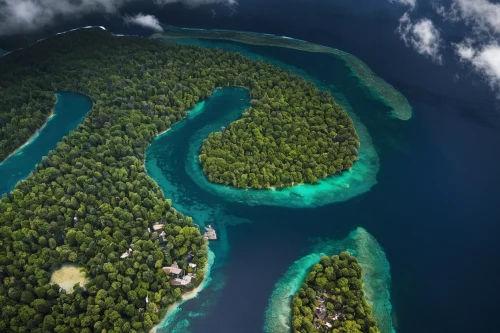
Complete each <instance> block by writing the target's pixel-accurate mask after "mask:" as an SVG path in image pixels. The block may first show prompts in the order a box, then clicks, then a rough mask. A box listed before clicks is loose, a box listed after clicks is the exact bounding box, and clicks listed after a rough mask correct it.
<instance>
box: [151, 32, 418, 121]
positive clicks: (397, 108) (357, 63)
mask: <svg viewBox="0 0 500 333" xmlns="http://www.w3.org/2000/svg"><path fill="white" fill-rule="evenodd" d="M163 27H164V31H163V32H161V33H154V34H153V35H151V36H150V38H153V39H158V40H162V39H174V40H175V39H182V38H197V39H215V40H229V41H233V42H239V43H244V44H249V45H259V46H277V47H284V48H289V49H295V50H299V51H305V52H312V53H327V54H332V55H334V56H337V57H339V58H341V59H342V60H343V61H344V62H345V63H346V65H347V66H348V67H349V68H350V69H351V70H352V72H353V73H354V75H356V77H358V79H360V80H361V81H362V82H363V84H364V85H365V86H366V87H367V88H368V89H369V91H370V93H371V94H373V95H374V96H375V97H379V98H380V99H381V101H382V102H383V103H385V104H386V105H387V106H389V107H390V108H391V109H392V116H393V117H395V118H398V119H400V120H409V119H411V117H412V113H413V109H412V107H411V105H410V104H409V102H408V100H407V99H406V97H405V96H404V95H402V94H401V93H400V92H399V91H398V90H396V89H395V88H394V87H393V86H392V85H391V84H389V83H388V82H386V81H385V80H384V79H382V78H380V77H378V76H377V75H376V74H375V73H374V72H373V71H372V70H371V69H370V68H369V67H368V65H367V64H365V63H364V62H363V61H362V60H361V59H359V58H358V57H356V56H355V55H352V54H350V53H347V52H345V51H342V50H338V49H335V48H333V47H329V46H325V45H320V44H314V43H310V42H307V41H304V40H301V39H295V38H291V37H286V36H276V35H272V34H259V33H253V32H247V31H238V30H219V29H186V28H178V27H174V26H169V25H163Z"/></svg>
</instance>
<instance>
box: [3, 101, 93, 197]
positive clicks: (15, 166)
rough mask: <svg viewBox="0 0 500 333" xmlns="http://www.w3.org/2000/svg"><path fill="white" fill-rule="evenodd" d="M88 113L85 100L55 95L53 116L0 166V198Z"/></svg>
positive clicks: (87, 102)
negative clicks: (55, 101)
mask: <svg viewBox="0 0 500 333" xmlns="http://www.w3.org/2000/svg"><path fill="white" fill-rule="evenodd" d="M90 109H92V101H91V100H90V98H88V97H87V96H84V95H81V94H75V93H71V92H59V93H57V103H56V105H55V107H54V115H53V116H52V117H51V118H50V119H49V120H48V121H47V123H46V124H45V126H44V127H43V128H42V129H41V130H40V131H39V132H38V134H37V135H35V136H34V137H33V138H32V139H31V140H30V141H29V142H28V143H27V144H26V145H24V147H22V148H21V149H20V150H19V151H17V152H16V153H15V154H14V155H11V156H10V157H9V158H7V159H6V160H4V161H3V162H2V163H0V195H1V194H3V193H8V192H10V191H12V189H14V186H15V185H16V184H17V182H18V181H20V180H23V179H25V178H26V177H28V176H29V174H30V173H31V172H32V171H33V170H35V166H36V165H37V164H38V163H40V162H41V160H42V157H43V156H47V154H48V153H49V151H50V150H52V149H54V148H55V147H56V145H57V143H58V142H60V141H62V139H63V137H64V136H66V135H68V134H69V132H71V131H72V130H74V129H75V128H77V127H78V125H79V124H80V123H81V122H82V121H83V119H85V116H86V114H87V112H89V110H90Z"/></svg>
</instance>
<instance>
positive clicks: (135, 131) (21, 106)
mask: <svg viewBox="0 0 500 333" xmlns="http://www.w3.org/2000/svg"><path fill="white" fill-rule="evenodd" d="M0 72H2V73H3V74H2V76H1V77H0V87H1V89H0V119H1V121H0V131H2V133H3V134H2V137H1V140H2V149H3V150H2V155H1V156H2V157H1V158H5V156H8V155H9V154H11V153H13V152H14V151H15V150H16V149H18V148H19V146H21V145H22V144H24V142H23V141H24V140H25V138H26V140H29V138H30V137H31V136H33V135H34V134H35V133H36V131H37V130H38V129H39V128H40V127H42V126H43V124H44V121H45V120H46V119H47V118H48V117H49V116H50V114H51V113H52V110H53V108H54V105H55V103H56V102H57V101H56V98H55V95H56V93H57V92H64V91H70V92H75V93H81V94H84V95H86V96H89V98H90V99H91V100H92V103H93V108H92V110H91V111H89V113H88V114H87V116H86V118H85V120H84V121H83V122H82V123H81V124H80V125H79V126H78V127H77V129H76V130H73V131H72V132H70V133H69V135H67V136H66V137H64V138H63V140H62V141H61V142H59V143H58V144H57V147H56V148H55V149H54V150H52V151H50V152H49V154H48V156H46V157H43V158H42V160H41V161H40V163H39V164H37V166H36V168H35V170H34V171H33V172H32V173H31V174H30V175H29V176H28V177H27V178H26V179H25V180H22V181H20V182H19V183H18V184H17V185H16V187H15V188H14V190H13V191H11V192H10V193H9V194H6V195H3V196H2V199H1V200H0V244H1V246H0V280H1V281H2V284H1V285H0V304H2V312H1V314H0V331H31V332H41V331H56V332H93V331H99V332H101V331H108V332H128V331H136V332H139V331H140V332H147V331H149V330H150V329H151V328H152V327H153V326H154V325H155V324H157V323H158V322H159V321H160V320H161V318H162V317H163V316H164V315H165V313H166V312H167V310H168V309H169V307H170V306H171V305H172V304H174V303H175V302H176V301H178V300H180V299H181V298H182V294H183V293H184V292H185V291H188V290H190V289H192V288H195V287H196V286H198V285H199V284H200V283H201V282H202V281H203V279H204V275H205V274H204V272H205V268H206V265H207V246H208V245H207V244H208V241H207V240H206V239H205V238H204V235H203V234H202V232H201V231H200V229H199V227H198V226H197V225H196V224H194V223H193V220H192V219H191V218H190V217H186V216H183V215H182V214H181V213H179V212H178V211H176V210H175V209H174V208H173V207H172V202H171V200H169V199H167V197H168V193H163V192H162V191H161V189H160V188H159V186H158V184H156V183H155V181H154V180H153V179H151V178H150V177H149V176H148V174H147V173H146V171H145V167H144V157H145V149H146V147H148V146H149V145H150V144H151V142H152V141H153V139H154V138H155V137H156V136H158V135H159V134H160V133H163V132H165V131H166V130H168V129H169V128H170V127H171V126H172V125H173V124H174V123H176V122H178V121H180V120H182V119H184V118H185V117H186V114H187V110H188V109H190V108H192V107H194V106H195V105H196V104H197V103H198V102H199V101H201V100H204V99H207V98H208V97H210V96H211V94H212V92H213V91H214V90H216V89H217V88H219V87H229V86H242V87H245V88H246V89H248V90H249V91H250V93H251V95H252V96H253V98H254V99H256V101H255V107H253V108H252V110H249V111H248V115H249V116H251V117H253V118H252V119H253V121H254V122H255V123H256V124H262V123H264V122H265V118H266V117H267V115H268V114H272V115H273V116H274V115H276V116H277V117H280V114H282V115H283V116H287V117H288V116H289V115H291V114H290V113H288V112H285V111H283V108H284V107H285V104H283V103H286V104H287V105H288V106H287V108H291V109H294V110H296V112H297V113H298V114H300V115H301V117H304V116H305V113H304V111H303V110H302V109H301V108H303V105H304V104H303V102H301V99H303V98H306V96H307V95H300V94H297V96H295V97H294V95H293V94H291V93H287V94H286V96H288V97H287V99H286V100H285V99H283V98H284V96H285V95H283V93H280V90H279V89H278V86H276V84H278V83H279V82H284V81H291V82H293V83H292V84H293V86H294V87H296V88H297V89H298V88H299V87H303V89H304V91H305V92H307V93H308V94H313V95H310V96H309V97H310V100H311V101H310V102H308V103H310V107H309V109H310V110H311V115H315V114H318V115H319V114H320V113H318V112H320V111H321V110H323V111H322V112H326V113H325V114H334V113H340V111H339V109H338V108H337V106H336V105H335V104H333V103H332V99H331V98H330V97H329V96H328V94H325V93H321V92H319V91H317V90H315V89H314V87H313V86H312V85H311V84H309V83H307V82H305V81H304V80H303V79H301V78H299V77H297V76H293V75H291V74H289V73H285V72H283V71H281V70H279V69H277V68H276V67H274V66H272V65H270V64H266V63H264V62H263V61H252V60H250V59H248V58H245V57H243V56H241V55H240V54H236V53H229V52H224V51H221V50H210V49H203V48H199V47H188V46H180V45H166V44H164V43H162V42H160V41H156V40H151V39H145V38H140V37H132V36H123V37H118V36H113V35H111V34H110V33H108V32H107V31H104V30H102V29H99V28H90V29H80V30H75V31H71V32H67V33H64V34H59V35H56V36H53V37H50V38H47V39H45V40H43V41H40V42H38V43H36V44H34V45H32V46H30V47H28V48H25V49H22V50H18V51H15V52H13V53H12V54H10V55H9V56H8V57H4V58H1V59H0ZM287 87H290V88H291V87H292V86H287ZM266 95H267V97H266ZM299 97H300V99H299ZM266 105H267V106H266ZM315 105H316V106H317V107H316V106H315ZM261 108H262V109H261ZM269 108H270V109H269ZM273 108H276V112H277V113H276V112H275V111H273V110H274V109H273ZM259 115H262V118H260V117H261V116H259ZM316 118H319V116H318V117H316ZM325 121H326V122H334V121H335V122H337V123H340V125H338V126H344V128H346V129H347V130H344V131H341V130H339V131H338V132H337V133H335V134H336V135H337V137H338V138H337V139H338V140H339V145H340V143H341V142H345V140H344V141H342V140H341V138H343V137H344V136H347V135H350V136H353V139H351V140H350V141H351V143H352V147H353V149H352V151H351V149H350V147H347V146H346V147H345V148H346V149H347V150H349V151H351V153H352V154H353V155H351V156H354V150H355V149H356V147H357V146H356V143H357V141H356V139H355V132H353V130H352V129H351V130H349V128H350V127H349V126H352V123H351V122H350V119H349V118H348V117H346V116H339V117H338V118H335V119H334V118H327V119H326V120H325ZM309 125H310V126H313V125H312V123H311V124H309ZM314 126H316V125H314ZM230 127H231V125H230V126H229V128H230ZM322 127H324V126H323V125H320V124H319V120H318V125H317V129H315V131H316V133H320V132H321V128H322ZM346 131H347V132H346ZM323 132H324V131H323ZM276 133H278V132H276ZM287 133H288V132H287ZM333 134H334V133H333V132H329V134H328V135H333ZM242 135H244V133H243V134H242ZM267 135H270V133H269V134H265V136H264V138H265V137H267ZM281 135H292V132H290V134H285V132H282V133H281ZM284 139H286V138H284ZM344 144H345V143H344ZM243 148H245V147H243ZM343 148H344V147H343ZM347 160H349V161H351V162H352V161H353V160H354V158H349V159H347ZM346 163H347V162H346ZM207 238H210V237H207ZM54 274H55V275H54ZM65 279H67V280H65ZM59 283H61V284H62V286H61V285H59ZM71 284H73V286H71ZM82 284H83V285H82Z"/></svg>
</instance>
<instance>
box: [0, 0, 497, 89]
mask: <svg viewBox="0 0 500 333" xmlns="http://www.w3.org/2000/svg"><path fill="white" fill-rule="evenodd" d="M252 1H256V0H78V1H75V0H0V38H6V37H12V36H20V35H29V34H32V33H40V32H41V31H44V29H49V28H51V29H54V28H57V26H58V25H60V24H61V22H67V21H69V20H84V19H85V18H86V17H88V16H90V15H94V16H95V15H101V16H103V17H113V18H114V19H119V20H122V21H123V24H125V25H134V26H141V27H143V28H145V29H149V30H151V31H152V32H158V31H161V30H162V27H161V24H160V21H159V19H158V18H157V16H158V15H157V14H156V13H161V12H164V11H168V10H169V8H171V6H172V5H179V4H181V5H183V6H185V7H186V8H187V9H195V8H198V7H200V6H204V7H207V8H212V13H213V16H214V17H215V15H216V14H217V12H216V11H215V9H214V8H217V9H218V8H220V7H221V6H223V7H227V8H228V9H230V10H229V11H227V13H230V14H228V15H231V14H232V13H233V12H237V11H238V6H239V4H240V3H242V2H252ZM269 1H270V2H272V1H273V0H269ZM321 1H331V2H342V1H345V0H309V2H308V1H304V2H303V3H304V5H307V4H308V3H312V2H317V3H318V2H321ZM358 1H360V0H358ZM365 1H370V0H365ZM377 1H386V2H388V3H391V4H392V5H394V6H397V7H398V8H400V9H401V10H402V12H403V14H402V15H401V17H400V18H399V20H397V21H395V22H394V31H395V33H397V34H398V36H399V37H400V41H401V43H404V45H406V47H408V48H410V49H412V50H413V51H414V52H416V53H417V54H419V55H421V56H422V57H425V58H427V59H428V61H430V62H433V63H435V64H437V65H440V66H446V61H445V60H444V57H443V54H444V53H452V54H453V55H454V56H453V57H452V58H451V59H452V60H451V61H454V62H456V63H458V64H460V65H463V66H466V67H467V68H469V69H470V70H471V71H473V72H475V74H476V75H478V76H479V77H481V78H482V79H483V80H484V81H485V82H487V83H488V84H489V86H490V87H491V89H492V91H493V92H494V93H495V94H497V95H498V97H500V43H499V41H500V3H499V2H498V1H496V0H377ZM360 2H361V1H360ZM131 5H133V6H134V8H136V9H137V11H136V12H134V13H126V14H124V8H125V7H127V6H128V7H130V6H131ZM152 5H154V6H155V7H154V8H156V9H155V11H153V12H151V11H150V12H143V11H141V6H144V8H151V6H152ZM421 6H426V7H430V8H431V11H430V12H429V11H420V10H418V9H419V7H421ZM422 13H424V14H422ZM422 15H425V16H422ZM449 26H460V27H461V28H464V31H465V33H464V37H463V38H462V39H460V40H450V38H447V36H446V32H445V27H449ZM447 61H450V60H449V58H448V60H447Z"/></svg>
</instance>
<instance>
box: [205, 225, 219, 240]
mask: <svg viewBox="0 0 500 333" xmlns="http://www.w3.org/2000/svg"><path fill="white" fill-rule="evenodd" d="M205 230H206V231H205V233H204V234H203V237H205V239H206V240H217V234H216V233H215V230H214V229H213V228H212V226H211V225H210V224H209V225H208V226H207V227H205Z"/></svg>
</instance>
